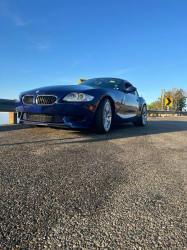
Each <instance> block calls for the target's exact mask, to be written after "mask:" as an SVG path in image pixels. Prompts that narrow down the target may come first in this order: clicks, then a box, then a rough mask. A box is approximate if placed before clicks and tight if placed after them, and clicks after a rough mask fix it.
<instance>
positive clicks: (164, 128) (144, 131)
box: [0, 120, 187, 146]
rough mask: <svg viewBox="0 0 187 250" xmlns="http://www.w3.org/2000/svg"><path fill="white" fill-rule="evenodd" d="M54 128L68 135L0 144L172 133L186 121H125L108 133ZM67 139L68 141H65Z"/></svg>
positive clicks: (15, 127)
mask: <svg viewBox="0 0 187 250" xmlns="http://www.w3.org/2000/svg"><path fill="white" fill-rule="evenodd" d="M27 128H30V127H29V126H28V125H23V124H20V125H11V126H10V125H7V126H0V131H1V132H4V131H12V130H21V129H27ZM47 128H48V127H43V128H35V129H37V130H40V129H47ZM51 129H54V130H58V129H59V130H63V131H64V130H67V131H68V132H70V135H71V136H70V137H64V134H63V135H62V136H63V137H62V138H60V137H61V135H60V134H59V138H58V139H50V140H35V141H26V142H17V143H16V142H15V143H10V144H8V143H7V144H0V146H8V145H18V144H30V143H32V144H34V143H43V142H52V143H51V145H56V144H57V145H58V144H76V143H90V142H96V141H110V140H116V139H122V138H129V137H137V136H145V135H154V134H162V133H174V132H180V131H187V121H176V120H175V121H174V120H163V121H160V120H150V121H148V122H147V124H146V126H145V127H137V126H134V125H133V124H132V123H126V124H122V125H117V126H112V128H111V131H110V132H109V133H108V134H95V133H94V132H93V131H92V130H91V129H66V128H59V127H52V128H51ZM33 132H34V131H33ZM72 135H74V136H72ZM67 140H68V141H67Z"/></svg>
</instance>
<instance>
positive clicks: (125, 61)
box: [0, 0, 187, 104]
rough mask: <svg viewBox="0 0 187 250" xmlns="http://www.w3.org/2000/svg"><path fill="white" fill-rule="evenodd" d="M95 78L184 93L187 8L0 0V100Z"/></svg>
mask: <svg viewBox="0 0 187 250" xmlns="http://www.w3.org/2000/svg"><path fill="white" fill-rule="evenodd" d="M94 77H117V78H122V79H125V80H128V81H129V82H131V83H132V84H133V85H134V86H135V87H137V89H138V92H139V94H140V95H142V96H143V97H144V98H145V99H146V101H147V103H148V104H150V103H151V102H153V101H155V100H156V99H157V98H158V97H160V95H161V91H162V89H165V90H166V91H167V90H170V89H171V88H172V87H177V88H183V89H185V90H187V1H186V0H151V1H150V0H55V1H54V0H53V1H52V0H48V1H46V0H37V1H33V0H27V1H25V0H16V1H13V0H12V1H11V0H0V98H5V99H17V98H18V96H19V93H20V92H22V91H25V90H30V89H33V88H39V87H41V86H50V85H51V86H52V85H69V84H78V80H79V78H85V79H89V78H94Z"/></svg>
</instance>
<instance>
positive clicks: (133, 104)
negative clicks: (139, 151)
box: [16, 80, 146, 128]
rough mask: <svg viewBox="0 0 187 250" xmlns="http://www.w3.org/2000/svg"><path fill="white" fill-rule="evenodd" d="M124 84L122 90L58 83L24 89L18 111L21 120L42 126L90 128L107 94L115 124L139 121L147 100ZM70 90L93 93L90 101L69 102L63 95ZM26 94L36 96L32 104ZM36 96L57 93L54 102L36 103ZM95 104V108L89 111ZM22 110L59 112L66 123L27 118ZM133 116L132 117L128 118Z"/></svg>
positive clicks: (55, 113) (37, 112)
mask: <svg viewBox="0 0 187 250" xmlns="http://www.w3.org/2000/svg"><path fill="white" fill-rule="evenodd" d="M126 82H127V81H125V80H124V84H123V86H122V89H121V90H114V89H108V88H94V87H90V86H87V85H82V84H81V85H67V86H64V85H58V86H48V87H42V88H38V89H34V90H29V91H25V92H22V93H21V94H20V101H19V102H16V111H17V112H19V114H20V122H24V123H33V124H42V125H60V126H66V127H71V128H89V127H92V124H93V120H94V115H95V112H96V111H97V107H98V105H99V103H100V101H101V100H102V99H103V98H105V97H107V98H109V99H110V101H111V104H112V111H113V120H112V123H113V124H117V123H125V122H136V120H137V119H139V117H140V115H141V110H142V106H143V105H144V104H145V105H146V103H145V100H144V99H143V98H142V97H138V96H136V97H135V96H134V95H132V94H130V93H124V92H123V91H122V90H123V89H124V85H125V83H126ZM71 92H80V93H85V94H89V95H92V96H94V99H93V100H92V101H90V102H67V101H64V100H63V98H64V97H65V96H66V95H67V94H69V93H71ZM23 95H34V101H33V104H32V105H27V104H24V103H23V102H22V96H23ZM37 95H55V96H57V100H56V102H55V103H54V104H52V105H37V104H36V97H37ZM90 106H93V110H90ZM23 113H34V114H45V115H59V116H60V117H61V118H63V121H64V122H63V123H54V122H53V123H52V122H47V123H46V122H35V121H29V120H24V119H23V118H22V114H23ZM77 115H79V116H80V115H81V116H84V119H83V120H81V121H71V120H70V119H69V118H68V116H77ZM129 117H132V118H129Z"/></svg>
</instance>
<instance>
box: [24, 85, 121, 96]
mask: <svg viewBox="0 0 187 250" xmlns="http://www.w3.org/2000/svg"><path fill="white" fill-rule="evenodd" d="M108 91H109V92H111V91H112V92H113V91H115V92H116V91H117V90H113V89H106V88H97V87H96V88H94V87H91V86H87V85H57V86H47V87H42V88H37V89H33V90H29V91H25V92H22V93H21V94H20V97H21V96H23V95H35V96H36V95H56V96H57V97H58V98H62V97H64V96H66V95H68V94H69V93H71V92H83V93H86V94H89V95H93V96H95V97H100V96H102V95H103V94H105V93H106V92H108ZM117 92H118V91H117Z"/></svg>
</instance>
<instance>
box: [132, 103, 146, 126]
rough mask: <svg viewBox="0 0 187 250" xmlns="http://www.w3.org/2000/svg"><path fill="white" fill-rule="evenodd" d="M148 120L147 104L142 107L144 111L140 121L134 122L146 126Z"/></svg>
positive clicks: (136, 124)
mask: <svg viewBox="0 0 187 250" xmlns="http://www.w3.org/2000/svg"><path fill="white" fill-rule="evenodd" d="M146 122H147V107H146V105H144V106H143V108H142V113H141V116H140V118H139V121H137V122H134V123H133V124H134V125H135V126H142V127H143V126H145V124H146Z"/></svg>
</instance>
